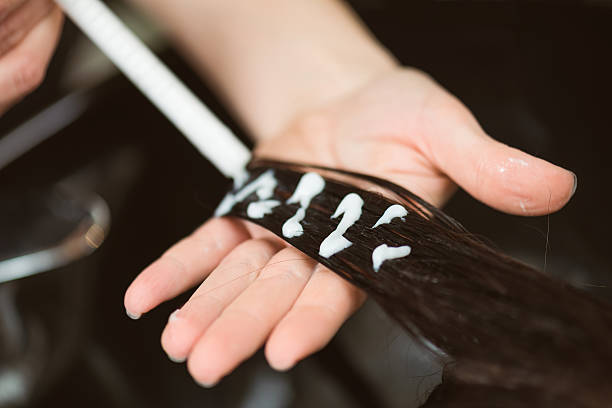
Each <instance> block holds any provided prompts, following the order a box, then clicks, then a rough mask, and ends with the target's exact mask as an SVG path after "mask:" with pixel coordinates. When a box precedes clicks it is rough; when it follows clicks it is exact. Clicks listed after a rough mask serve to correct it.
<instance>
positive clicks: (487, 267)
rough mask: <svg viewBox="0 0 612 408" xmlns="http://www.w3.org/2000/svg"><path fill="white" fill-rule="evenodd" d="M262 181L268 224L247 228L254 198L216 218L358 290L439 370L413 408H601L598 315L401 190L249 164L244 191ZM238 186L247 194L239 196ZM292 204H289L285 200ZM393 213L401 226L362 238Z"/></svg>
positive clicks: (610, 332) (354, 176) (605, 363)
mask: <svg viewBox="0 0 612 408" xmlns="http://www.w3.org/2000/svg"><path fill="white" fill-rule="evenodd" d="M270 169H272V170H273V172H274V178H275V179H276V182H277V184H276V185H275V188H274V191H273V193H272V194H273V197H272V198H273V199H274V200H277V201H278V202H279V204H277V206H276V207H274V208H273V209H272V210H271V211H270V213H269V214H266V215H264V216H263V217H261V218H252V217H249V214H248V211H247V209H248V206H249V204H250V203H253V202H256V201H258V200H260V199H261V197H258V195H257V194H256V193H252V194H249V195H248V196H247V197H246V198H244V199H243V200H242V201H239V202H236V203H235V204H234V205H233V207H232V208H231V210H230V211H229V213H228V215H232V216H236V217H240V218H243V219H247V220H249V221H252V222H254V223H256V224H259V225H260V226H263V227H265V228H266V229H268V230H270V231H271V232H273V233H274V234H276V235H278V236H279V237H281V238H283V239H285V240H286V241H287V242H288V243H289V244H291V245H292V246H294V247H296V248H297V249H299V250H300V251H302V252H303V253H305V254H306V255H308V256H310V257H312V258H313V259H316V260H317V261H318V262H320V263H322V264H323V265H325V266H326V267H328V268H329V269H331V270H332V271H334V272H335V273H337V274H338V275H339V276H341V277H343V278H344V279H346V280H348V281H349V282H351V283H353V284H355V285H356V286H358V287H359V288H361V289H363V290H364V291H365V292H367V294H368V295H369V296H370V297H371V298H372V299H374V300H375V301H376V302H377V303H378V304H379V305H380V306H381V307H382V308H383V309H384V310H385V311H386V313H388V314H389V315H390V316H391V317H392V318H393V319H394V320H395V321H396V322H397V323H398V324H399V325H401V326H402V327H403V328H404V329H405V330H406V331H407V332H408V333H409V334H410V335H411V336H412V337H413V338H414V339H415V340H416V341H418V342H420V343H421V344H422V345H424V346H425V347H427V348H428V349H429V350H431V351H432V352H433V353H435V354H436V355H437V356H438V358H439V359H440V360H441V362H442V363H443V365H444V371H443V377H442V383H441V384H440V385H439V386H437V387H436V389H435V390H434V391H433V392H432V394H431V395H430V396H429V398H428V400H427V402H426V403H425V405H424V406H425V407H446V406H453V407H525V406H528V407H602V406H609V404H611V403H612V387H610V375H609V373H608V371H609V367H610V365H611V363H612V347H611V346H610V342H611V341H612V308H611V307H610V304H608V303H606V302H605V301H602V300H600V299H597V298H594V297H592V296H591V295H589V294H587V293H585V292H583V291H581V290H579V289H577V288H575V287H572V286H571V285H569V284H568V283H566V282H563V281H560V280H557V279H554V278H553V277H551V276H549V275H547V274H545V273H543V272H541V271H538V270H536V269H533V268H531V267H530V266H527V265H526V264H524V263H522V262H520V261H518V260H515V259H513V258H511V257H509V256H506V255H504V254H502V253H500V252H499V251H497V250H495V249H492V248H491V247H490V246H488V245H487V244H486V243H485V242H483V240H481V239H479V238H477V237H475V236H474V235H472V234H470V233H469V232H468V231H466V229H465V228H464V227H462V226H461V224H460V223H458V222H457V221H455V220H454V219H452V218H451V217H449V216H448V215H446V214H444V213H443V212H442V211H440V210H439V209H437V208H435V207H434V206H432V205H430V204H428V203H427V202H426V201H424V200H423V199H421V198H419V197H417V196H416V195H414V194H412V193H411V192H409V191H408V190H406V189H404V188H402V187H400V186H398V185H395V184H393V183H391V182H389V181H386V180H382V179H379V178H376V177H372V176H368V175H363V174H358V173H353V172H347V171H341V170H334V169H329V168H324V167H319V166H309V165H302V164H293V163H283V162H276V161H269V160H256V161H253V162H252V163H251V164H250V166H249V175H250V178H249V181H247V183H249V182H252V181H253V180H255V179H257V177H259V176H261V175H262V174H263V173H264V172H269V171H270ZM307 172H316V173H318V174H320V175H322V176H323V178H324V180H325V188H324V190H323V191H322V192H321V193H320V194H317V195H316V196H315V197H314V198H313V199H312V201H311V202H310V205H309V206H308V208H307V209H306V212H305V216H304V218H303V220H302V221H301V225H302V227H303V234H302V235H300V236H296V237H293V238H286V237H285V236H284V235H283V233H282V227H283V224H284V223H285V221H286V220H288V219H289V218H291V217H293V216H294V215H295V214H296V211H297V210H298V208H299V206H300V204H299V203H294V204H288V203H287V199H288V198H289V197H290V196H291V195H292V193H293V192H294V190H295V188H296V186H297V184H298V182H299V180H300V178H301V177H302V176H303V175H304V174H305V173H307ZM247 185H248V184H247ZM350 193H356V194H358V195H359V196H360V197H361V198H362V199H363V207H362V213H361V216H360V217H359V219H358V220H357V221H356V222H355V223H354V224H352V225H351V226H350V227H349V228H348V230H346V232H345V233H344V234H343V236H344V237H345V238H346V239H347V240H348V241H350V242H351V243H352V245H350V246H349V247H348V248H345V249H343V250H341V251H339V252H337V253H335V254H333V255H332V256H329V257H325V256H321V255H320V252H319V251H320V245H321V242H322V241H323V240H324V239H325V238H326V237H328V236H329V235H330V234H331V233H332V231H334V230H335V229H336V228H337V226H338V224H339V222H340V220H341V218H342V217H341V216H338V217H335V218H331V217H332V215H334V212H335V210H336V208H337V206H338V204H339V203H340V202H341V200H342V199H343V198H344V197H346V196H347V195H348V194H350ZM292 201H295V200H292ZM394 204H400V205H402V206H403V207H404V208H405V209H406V210H407V214H405V215H404V216H403V217H402V218H401V219H399V218H396V219H394V220H392V221H391V222H390V223H387V224H383V225H380V226H377V227H376V228H372V227H373V225H374V224H375V223H376V222H377V220H379V218H380V217H381V215H382V214H383V213H384V212H385V211H386V210H387V209H388V208H389V207H390V206H391V205H394ZM383 244H386V245H388V246H389V247H400V246H406V245H408V246H409V247H410V254H409V255H407V256H403V257H398V258H397V259H389V260H386V261H384V262H383V264H382V266H381V267H380V269H379V270H378V272H376V271H375V269H374V267H373V262H372V253H373V251H374V250H375V248H377V247H378V246H380V245H383Z"/></svg>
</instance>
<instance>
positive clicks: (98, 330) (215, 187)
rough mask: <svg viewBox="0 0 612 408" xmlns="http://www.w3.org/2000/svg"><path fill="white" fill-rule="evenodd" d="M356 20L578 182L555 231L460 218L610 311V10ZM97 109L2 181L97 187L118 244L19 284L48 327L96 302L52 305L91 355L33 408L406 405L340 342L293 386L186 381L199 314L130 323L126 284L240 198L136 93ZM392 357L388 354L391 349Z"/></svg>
mask: <svg viewBox="0 0 612 408" xmlns="http://www.w3.org/2000/svg"><path fill="white" fill-rule="evenodd" d="M353 3H354V5H355V7H356V9H357V11H358V12H359V13H360V15H361V16H362V17H363V18H364V20H365V21H366V23H367V24H368V25H369V26H370V27H371V29H372V30H373V31H374V33H375V34H376V35H377V37H378V38H379V39H380V40H381V42H383V43H384V44H385V45H386V46H387V47H389V48H390V49H391V51H392V52H393V53H394V54H395V55H396V56H398V58H400V60H401V61H402V62H403V63H405V64H407V65H411V66H415V67H417V68H420V69H423V70H424V71H426V72H428V73H429V74H431V75H432V76H433V77H434V78H435V79H436V80H437V81H439V82H440V83H441V84H442V85H443V86H444V87H446V88H447V89H449V90H450V91H451V92H452V93H453V94H455V95H456V96H458V97H459V98H460V99H461V100H462V101H463V102H464V103H465V104H466V105H467V106H468V107H469V108H470V109H471V110H472V112H473V113H474V114H475V116H476V117H477V118H478V119H479V121H480V123H481V124H482V126H483V128H484V129H485V130H486V131H487V132H488V133H489V134H491V135H492V136H494V137H495V138H497V139H499V140H501V141H503V142H505V143H508V144H511V145H513V146H516V147H518V148H521V149H523V150H526V151H527V152H530V153H532V154H535V155H537V156H540V157H543V158H545V159H548V160H550V161H553V162H554V163H557V164H559V165H561V166H563V167H565V168H568V169H571V170H573V171H574V172H575V173H576V174H577V175H578V179H579V185H578V191H577V193H576V195H575V197H574V198H573V199H572V201H571V202H570V203H569V204H568V205H567V206H566V207H565V208H564V209H563V210H562V211H561V212H559V213H556V214H553V215H551V216H550V217H538V218H534V219H525V218H522V217H513V216H507V215H503V214H500V213H498V212H496V211H494V210H491V209H488V208H487V207H485V206H484V205H482V204H479V203H477V202H475V201H474V200H473V199H471V198H470V197H469V196H467V195H466V194H465V193H463V192H459V193H458V194H457V195H456V196H455V197H454V198H453V199H452V200H451V201H450V203H449V204H448V206H447V207H446V210H447V212H449V213H450V214H451V215H453V216H454V217H455V218H457V219H458V220H460V221H462V222H463V223H464V224H465V225H466V226H467V227H468V229H470V230H471V231H473V232H475V233H478V234H481V235H483V236H485V237H487V238H489V239H491V240H492V241H493V242H494V243H495V244H496V245H498V246H499V247H501V248H502V249H504V250H505V251H507V252H510V253H511V254H513V255H515V256H518V257H520V258H522V259H525V260H527V261H529V262H532V263H533V264H535V265H536V266H539V267H544V262H545V261H544V260H545V259H546V269H547V271H550V272H551V273H555V274H557V275H559V276H561V277H563V278H565V279H568V280H570V281H571V282H573V283H574V284H576V285H578V286H581V287H584V288H586V289H587V290H590V291H593V292H594V293H596V294H598V295H600V296H603V297H607V298H609V297H610V294H611V293H612V292H611V291H610V289H609V285H610V283H611V280H612V279H611V278H612V268H611V263H612V258H611V257H610V254H609V253H610V251H609V245H610V240H609V238H608V235H609V231H610V229H611V227H612V223H611V222H610V218H609V214H608V212H607V210H608V208H609V205H610V198H611V193H610V182H609V178H610V176H611V175H612V173H611V172H610V165H609V162H610V159H609V155H610V151H611V147H612V142H611V141H610V137H609V123H608V122H609V117H610V114H609V112H608V111H609V110H610V107H611V103H610V95H611V93H610V91H611V90H612V89H611V84H612V81H611V80H610V72H612V64H611V63H610V60H609V58H608V54H609V52H610V44H611V42H610V40H611V39H612V24H610V23H611V22H612V8H610V7H606V6H604V5H599V6H597V5H590V6H587V5H585V4H581V3H562V2H554V3H544V2H537V3H528V2H509V1H490V2H459V1H429V2H416V1H415V2H407V1H401V0H397V1H382V0H378V1H377V0H370V1H354V2H353ZM76 35H78V34H77V33H76V30H75V29H74V27H72V26H67V27H66V32H65V36H64V39H63V41H62V45H61V46H60V49H59V52H58V55H57V56H56V58H55V60H54V64H52V67H51V70H50V73H49V78H48V81H47V82H46V84H45V85H44V86H43V87H42V88H41V89H40V90H39V91H37V92H36V93H35V94H34V95H32V96H31V97H28V98H27V99H26V100H25V101H24V102H23V103H21V104H20V105H18V106H17V107H16V108H15V109H13V110H12V111H11V112H10V113H9V114H7V115H6V116H5V117H3V118H2V120H0V135H1V134H4V133H6V131H7V130H9V129H11V128H12V127H14V126H15V125H16V124H18V123H20V122H21V121H23V120H24V119H25V118H27V117H28V116H30V115H31V114H32V113H34V112H37V111H38V110H40V109H41V108H42V107H44V106H45V105H46V104H48V103H49V102H51V101H53V100H56V99H58V97H59V96H61V94H60V91H59V89H58V87H57V78H58V77H59V75H60V74H61V72H62V61H64V57H65V56H66V55H67V54H68V53H69V52H70V46H71V43H72V40H73V39H74V37H75V36H76ZM163 57H164V59H165V60H166V61H167V62H168V63H169V64H170V66H171V67H172V68H173V69H174V70H175V71H176V72H178V73H179V74H180V75H181V76H182V77H183V78H184V79H185V80H186V81H187V82H188V84H189V85H190V87H192V89H194V90H195V91H196V92H197V93H198V94H199V95H200V96H201V97H202V98H203V99H204V100H205V101H206V102H207V103H208V104H209V105H210V106H211V107H213V109H214V110H215V111H216V112H217V113H219V114H220V115H221V116H222V117H223V118H224V119H225V120H226V122H229V121H230V118H229V117H228V116H227V115H226V114H225V113H224V112H223V111H222V108H221V107H220V106H219V104H218V103H217V102H216V101H215V100H214V98H213V96H212V95H211V94H210V93H209V92H208V91H207V89H206V88H205V86H204V85H203V84H202V83H201V82H200V80H199V79H198V78H197V77H196V76H195V74H193V73H192V72H191V71H190V70H189V69H188V68H187V67H186V65H185V64H184V63H183V62H182V60H181V59H180V58H179V57H178V56H176V55H175V54H174V53H173V52H172V51H170V50H169V51H167V52H165V53H164V55H163ZM90 95H92V98H93V99H92V101H93V102H92V106H91V107H90V108H89V109H88V110H87V112H86V113H85V114H84V115H83V116H82V117H81V118H80V119H79V120H78V121H77V122H75V123H74V124H72V125H70V126H69V127H68V128H67V129H65V130H64V131H62V132H61V133H60V134H58V135H57V136H55V137H54V138H52V139H50V140H48V141H46V142H44V143H43V144H42V145H40V146H38V147H37V148H36V149H34V150H33V151H31V152H30V153H28V154H26V155H25V156H23V157H22V158H21V159H19V160H18V161H17V162H15V163H13V164H12V165H10V166H9V167H8V168H6V169H3V170H2V171H1V172H0V191H2V194H20V192H21V191H24V190H32V189H37V188H39V187H41V186H47V185H49V184H50V183H53V182H55V181H57V180H60V179H62V178H64V177H66V176H68V175H70V174H73V173H75V172H89V173H91V174H93V176H92V177H91V180H92V183H91V187H92V189H95V191H97V192H99V193H100V194H101V195H102V196H103V197H104V198H105V199H106V200H107V201H108V202H109V204H110V206H111V210H112V214H113V220H112V232H111V235H110V237H109V239H108V240H107V242H106V243H105V244H104V245H103V246H102V248H101V249H100V250H99V251H97V252H96V253H95V254H94V255H93V256H92V257H90V258H87V259H85V260H83V261H80V262H78V263H77V264H76V265H73V266H71V267H68V268H63V269H61V270H58V271H54V272H52V273H51V274H48V275H45V276H44V277H42V276H41V277H36V278H31V279H26V280H24V281H22V282H21V283H20V285H21V288H20V296H21V298H20V302H21V304H22V305H23V307H24V308H26V309H27V308H34V309H36V307H33V306H32V304H39V303H40V302H39V301H38V299H40V296H41V294H42V295H44V296H47V297H48V296H51V294H49V293H50V292H53V291H54V290H56V289H57V288H64V289H62V290H65V291H70V290H73V291H78V292H79V293H81V294H82V296H79V297H78V299H67V298H66V297H64V298H60V301H59V302H60V303H61V301H62V299H63V301H65V302H73V303H71V305H72V306H73V309H66V308H63V309H62V308H61V307H59V306H57V303H58V302H55V303H54V302H50V303H49V305H50V306H49V308H50V309H54V308H55V310H56V314H55V317H54V318H55V319H57V320H58V321H60V320H61V319H63V318H65V316H66V313H69V312H67V311H66V310H74V308H77V309H78V310H79V311H80V312H81V313H82V315H83V316H82V318H81V319H80V320H79V321H78V322H77V323H75V324H78V327H79V330H78V333H76V334H74V336H76V337H75V338H78V341H76V342H75V343H74V344H75V345H74V349H73V350H72V353H70V356H68V357H66V359H67V361H68V363H67V364H66V366H65V367H63V368H62V370H60V371H59V372H58V374H55V375H54V376H53V378H47V379H45V382H46V383H47V384H48V386H47V387H46V388H45V389H44V390H41V391H39V392H38V393H37V395H36V398H37V399H35V400H34V401H35V402H33V403H32V405H35V406H41V407H44V406H89V407H98V406H99V407H108V406H147V407H165V406H181V407H190V406H215V407H238V406H248V405H245V401H248V398H247V397H248V394H249V392H251V391H250V390H252V388H253V384H254V381H255V380H254V378H268V379H271V380H270V381H268V382H267V383H266V384H268V385H269V384H277V386H278V387H277V388H272V390H276V391H274V392H273V391H270V393H272V394H274V393H276V394H278V395H281V394H282V393H283V392H285V393H286V392H289V394H288V395H289V396H288V397H287V398H288V399H287V400H288V401H294V402H293V403H292V406H314V404H315V403H316V404H319V406H384V405H392V404H391V403H388V401H390V400H393V398H387V397H385V396H384V395H383V394H384V392H385V390H381V389H379V388H378V387H377V386H375V384H374V383H373V382H372V381H369V380H368V378H369V377H368V374H367V373H364V372H361V371H360V370H357V369H356V368H355V367H356V365H358V364H357V363H356V362H355V361H354V355H353V356H351V355H348V354H347V353H346V351H345V349H344V348H343V346H342V343H340V342H338V341H334V342H332V344H331V348H329V349H328V350H327V351H325V352H322V353H320V354H318V355H317V356H315V357H314V358H312V359H309V360H308V361H307V362H305V363H303V364H301V365H299V366H298V368H297V369H296V370H293V371H292V372H291V373H289V374H283V375H280V374H278V375H277V374H274V373H272V372H271V371H270V370H268V369H266V368H265V363H263V359H262V356H261V355H258V356H256V357H255V358H254V359H253V360H251V361H250V362H248V363H247V364H245V365H244V366H242V367H241V368H239V369H238V370H237V372H236V373H235V374H232V375H231V376H230V377H228V378H227V379H226V380H224V381H223V382H222V383H221V384H220V385H219V386H218V387H217V388H215V389H214V390H203V389H201V388H199V387H198V386H196V385H195V383H193V382H192V380H191V379H190V377H189V376H188V375H187V373H186V370H185V368H184V366H182V365H176V364H173V363H171V362H170V361H168V360H167V358H166V356H165V355H164V353H163V350H162V349H161V347H160V346H159V341H158V339H159V335H160V333H161V329H162V328H163V325H164V323H165V320H166V319H167V316H168V315H169V314H170V312H171V311H173V310H174V309H176V308H177V307H179V306H180V305H181V304H182V303H183V302H184V301H185V298H186V297H185V296H183V297H181V298H180V299H177V300H174V301H172V302H169V303H168V304H165V305H163V306H162V307H160V308H159V309H158V310H156V311H154V312H152V313H150V314H149V315H147V316H145V317H144V318H143V319H142V320H140V321H137V322H134V321H131V320H129V319H127V318H126V317H125V313H124V309H123V293H124V291H125V289H126V288H127V286H128V284H129V283H130V282H131V280H132V279H133V278H134V277H135V276H136V274H137V273H138V272H139V271H140V270H141V269H142V268H143V267H144V266H146V265H147V264H148V263H149V262H151V261H152V260H154V259H155V258H156V257H157V256H159V255H160V254H161V253H162V252H163V251H164V250H165V249H166V248H167V247H168V246H169V245H171V244H172V243H174V242H175V241H177V240H178V239H180V238H181V237H183V236H184V235H186V234H188V233H189V232H190V231H192V230H193V229H194V228H195V227H196V226H198V225H199V224H201V223H202V222H203V221H204V220H206V219H207V217H209V216H210V214H211V212H212V208H214V206H215V204H216V203H217V202H218V200H219V199H220V198H221V196H222V195H223V193H224V190H225V186H226V184H227V181H226V180H224V179H223V178H222V177H221V176H220V175H219V174H218V173H217V172H216V171H215V170H214V169H213V168H212V167H211V166H210V165H209V164H208V163H207V162H206V161H205V160H204V159H202V158H201V157H200V156H199V154H198V153H197V152H196V151H195V150H194V149H193V148H192V147H191V146H190V145H189V144H188V142H186V141H185V140H184V138H183V137H182V136H181V135H180V134H179V133H178V132H177V131H176V130H175V129H174V128H173V127H172V126H171V125H170V124H169V123H168V122H167V121H166V120H165V119H164V118H163V117H162V116H161V115H160V114H159V113H158V112H157V111H156V110H155V108H153V107H152V106H151V105H150V104H149V103H148V102H147V101H146V100H145V99H144V98H143V97H142V96H141V95H140V94H139V93H138V92H137V91H136V90H135V89H134V88H133V87H132V86H131V85H130V84H129V83H128V82H127V81H126V80H125V79H124V78H122V77H117V78H114V79H112V80H111V81H108V82H107V83H105V84H104V85H103V86H102V87H100V88H97V89H95V90H93V91H92V93H91V94H90ZM232 126H234V128H235V129H236V130H237V131H238V132H240V130H239V129H238V128H237V127H236V125H235V124H233V125H232ZM4 216H7V215H6V214H4ZM547 230H549V233H548V236H547ZM547 238H548V242H549V247H548V249H547V250H546V242H547ZM4 239H5V240H10V238H7V237H5V238H4ZM4 242H7V241H4ZM545 252H546V256H545ZM55 293H60V291H59V289H57V291H56V292H55ZM43 303H44V302H43ZM54 305H55V306H54ZM358 317H359V316H358ZM347 330H357V329H354V325H353V326H351V325H350V324H349V327H347V328H345V329H344V330H343V332H342V333H341V335H345V334H346V331H347ZM355 332H356V333H357V332H358V331H355ZM348 334H349V335H350V333H348ZM387 336H388V334H386V332H384V331H382V332H381V338H380V343H381V344H390V343H391V342H392V341H393V339H389V338H388V337H387ZM56 341H58V342H59V341H63V340H62V339H56ZM382 348H383V350H382V352H383V353H384V352H385V351H387V352H389V353H391V347H390V346H389V348H388V349H387V350H385V348H386V346H384V347H382ZM379 351H380V350H379ZM359 352H361V353H364V354H367V353H370V352H371V350H368V349H367V348H364V349H362V350H361V351H359ZM406 364H408V362H407V363H406ZM426 374H427V373H421V375H426ZM275 376H277V377H275ZM279 384H280V385H279ZM283 384H284V385H283ZM287 384H289V388H287ZM283 387H284V388H283ZM287 389H289V390H290V391H287ZM283 390H284V391H283ZM282 395H285V394H282ZM279 398H280V397H279ZM317 398H319V400H317ZM383 401H385V402H383ZM261 406H265V405H261Z"/></svg>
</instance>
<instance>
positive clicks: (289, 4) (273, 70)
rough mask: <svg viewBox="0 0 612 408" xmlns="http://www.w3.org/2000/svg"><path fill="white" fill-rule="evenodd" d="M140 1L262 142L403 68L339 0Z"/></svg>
mask: <svg viewBox="0 0 612 408" xmlns="http://www.w3.org/2000/svg"><path fill="white" fill-rule="evenodd" d="M132 1H134V2H136V3H138V4H140V5H142V6H144V7H145V8H146V9H147V10H148V11H149V12H150V13H152V14H153V15H154V16H156V17H157V18H158V19H159V20H160V22H162V24H164V25H165V26H166V28H167V29H168V31H169V32H170V34H171V35H172V36H173V37H174V38H175V39H176V40H177V41H178V43H179V44H180V46H182V47H183V49H184V50H185V51H186V52H187V54H188V55H189V56H190V57H191V58H192V60H193V62H194V63H195V65H196V67H197V68H198V69H199V70H200V71H201V72H202V73H204V74H206V75H207V76H209V77H210V78H211V80H212V82H213V83H214V85H215V87H217V90H218V91H219V92H220V94H221V95H222V97H224V98H225V100H226V101H227V103H228V104H229V106H230V107H231V108H232V109H233V110H234V111H235V113H236V114H237V115H238V117H239V118H240V119H241V120H242V122H243V123H244V124H245V125H246V127H247V128H248V129H249V130H250V132H251V133H252V134H253V136H254V137H256V138H258V139H261V138H264V137H268V136H273V135H275V134H277V133H279V132H281V131H282V130H283V129H284V128H285V127H286V126H287V125H288V124H289V123H290V122H292V121H293V120H294V119H295V118H297V117H298V116H299V115H300V114H302V113H304V112H308V111H310V110H313V109H316V108H317V107H318V106H320V105H322V104H324V103H325V102H326V101H331V100H334V99H336V98H338V97H340V96H341V95H344V94H346V93H347V92H350V91H351V90H353V89H355V88H358V87H360V86H361V85H363V84H365V83H367V82H368V81H369V80H371V79H372V78H373V77H375V76H377V75H379V74H380V73H381V72H384V71H387V70H389V69H391V68H392V67H393V65H394V64H395V62H394V60H393V58H392V57H391V56H390V55H389V54H388V53H387V51H386V50H385V49H384V48H382V47H381V46H380V45H379V44H378V43H377V42H376V41H375V40H374V39H373V38H372V37H371V35H370V34H369V33H368V31H367V30H366V29H365V28H364V27H363V26H362V25H361V23H360V22H359V21H358V19H357V17H356V16H354V15H353V13H352V12H351V11H350V10H348V9H347V8H346V7H345V6H344V4H342V3H341V2H339V1H336V0H291V1H288V0H265V1H264V0H260V1H254V0H226V1H221V0H176V1H172V2H170V1H167V0H132Z"/></svg>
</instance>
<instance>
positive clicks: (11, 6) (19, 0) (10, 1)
mask: <svg viewBox="0 0 612 408" xmlns="http://www.w3.org/2000/svg"><path fill="white" fill-rule="evenodd" d="M25 2H26V0H0V23H1V22H2V21H3V20H4V19H5V18H6V17H7V16H8V15H9V14H11V13H12V12H13V11H14V10H15V9H17V7H19V6H21V5H22V4H23V3H25Z"/></svg>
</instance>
